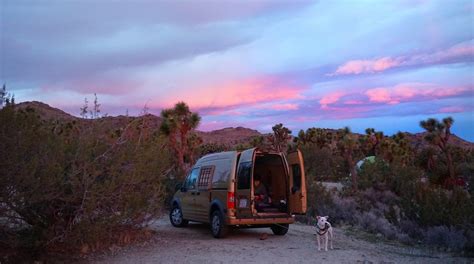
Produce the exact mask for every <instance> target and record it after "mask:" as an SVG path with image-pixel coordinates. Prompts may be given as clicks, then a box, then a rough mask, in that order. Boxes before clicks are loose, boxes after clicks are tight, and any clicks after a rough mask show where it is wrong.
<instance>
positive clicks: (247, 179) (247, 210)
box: [235, 148, 256, 218]
mask: <svg viewBox="0 0 474 264" xmlns="http://www.w3.org/2000/svg"><path fill="white" fill-rule="evenodd" d="M255 150H256V149H255V148H253V149H248V150H245V151H243V152H242V153H241V154H240V159H239V165H238V166H237V177H236V180H237V186H236V188H235V190H236V194H235V198H236V201H235V202H236V203H235V208H236V209H237V217H239V218H245V217H251V216H252V206H251V205H252V193H251V190H252V174H253V164H254V161H255Z"/></svg>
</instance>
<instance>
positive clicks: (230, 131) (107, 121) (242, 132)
mask: <svg viewBox="0 0 474 264" xmlns="http://www.w3.org/2000/svg"><path fill="white" fill-rule="evenodd" d="M17 107H18V108H19V109H26V108H28V107H30V108H33V109H35V110H36V111H37V112H38V114H39V115H40V116H41V118H43V119H46V120H58V121H72V120H75V121H76V122H80V123H83V124H90V123H94V124H97V125H99V127H100V128H101V131H104V132H106V131H113V130H115V129H120V128H123V127H124V126H125V125H126V124H128V123H129V122H130V121H131V120H134V119H137V118H138V119H146V120H147V124H148V125H150V126H159V125H160V124H161V117H159V116H155V115H152V114H147V115H145V116H139V117H130V116H115V117H112V116H108V117H102V118H98V119H83V118H79V117H75V116H72V115H70V114H68V113H66V112H64V111H62V110H60V109H57V108H54V107H51V106H49V105H47V104H45V103H42V102H37V101H33V102H23V103H19V104H17ZM328 130H330V129H328ZM330 131H335V130H330ZM197 133H198V135H199V136H200V137H201V138H202V139H203V142H204V143H214V144H221V145H227V146H235V145H238V144H245V143H248V142H249V141H250V140H251V139H252V138H253V137H255V136H262V135H265V134H262V133H260V132H258V131H257V130H254V129H250V128H244V127H235V128H234V127H227V128H223V129H218V130H214V131H209V132H204V131H197ZM357 135H358V136H361V135H360V134H357ZM405 135H406V136H407V137H408V139H409V141H410V143H411V145H412V147H414V148H415V149H419V148H424V147H427V146H428V145H429V144H428V143H427V142H426V141H425V140H424V136H425V135H426V132H423V133H417V134H411V133H408V132H405ZM450 144H453V145H455V146H459V147H462V148H472V149H474V143H471V142H468V141H466V140H464V139H462V138H460V137H458V136H456V135H452V136H451V138H450Z"/></svg>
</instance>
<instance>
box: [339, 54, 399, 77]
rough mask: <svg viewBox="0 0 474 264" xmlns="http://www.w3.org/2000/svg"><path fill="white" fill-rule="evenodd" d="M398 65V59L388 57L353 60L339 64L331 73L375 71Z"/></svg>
mask: <svg viewBox="0 0 474 264" xmlns="http://www.w3.org/2000/svg"><path fill="white" fill-rule="evenodd" d="M399 65H400V61H399V60H397V59H392V58H390V57H384V58H380V59H375V60H353V61H348V62H346V63H345V64H344V65H342V66H339V67H338V68H337V70H336V72H335V73H334V74H333V75H343V74H360V73H376V72H381V71H385V70H386V69H390V68H393V67H397V66H399Z"/></svg>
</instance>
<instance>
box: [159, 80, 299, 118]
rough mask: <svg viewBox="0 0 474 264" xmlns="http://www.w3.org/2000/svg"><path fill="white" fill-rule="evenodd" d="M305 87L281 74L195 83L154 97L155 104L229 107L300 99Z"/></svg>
mask: <svg viewBox="0 0 474 264" xmlns="http://www.w3.org/2000/svg"><path fill="white" fill-rule="evenodd" d="M303 89H305V87H299V86H293V85H289V84H288V82H286V81H285V80H282V79H279V78H269V77H261V78H256V79H250V80H231V81H226V82H221V83H215V84H212V85H200V86H196V87H195V88H194V89H192V90H185V91H175V92H170V93H169V94H168V95H167V96H165V97H160V98H156V99H154V100H153V101H152V102H151V103H150V107H152V108H163V107H171V106H172V105H174V104H175V103H176V102H178V101H184V102H186V103H187V104H188V105H189V106H190V107H191V108H192V109H193V110H196V111H197V110H206V109H211V110H212V111H210V112H211V113H212V112H215V111H217V112H220V111H227V110H229V109H232V108H233V109H235V108H236V107H238V106H244V105H262V104H265V103H269V102H274V101H282V100H292V99H300V98H301V95H300V92H301V91H302V90H303ZM297 107H298V106H297V105H296V104H288V103H287V104H276V105H274V106H272V108H273V109H276V110H291V109H297Z"/></svg>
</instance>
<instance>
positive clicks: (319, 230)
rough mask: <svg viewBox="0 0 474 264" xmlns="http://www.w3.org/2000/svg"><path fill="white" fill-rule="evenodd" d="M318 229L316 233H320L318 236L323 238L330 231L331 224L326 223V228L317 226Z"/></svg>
mask: <svg viewBox="0 0 474 264" xmlns="http://www.w3.org/2000/svg"><path fill="white" fill-rule="evenodd" d="M316 228H317V230H316V233H318V235H320V236H322V235H324V234H326V232H327V231H328V230H329V224H328V223H326V224H325V225H324V228H320V227H319V225H317V224H316Z"/></svg>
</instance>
